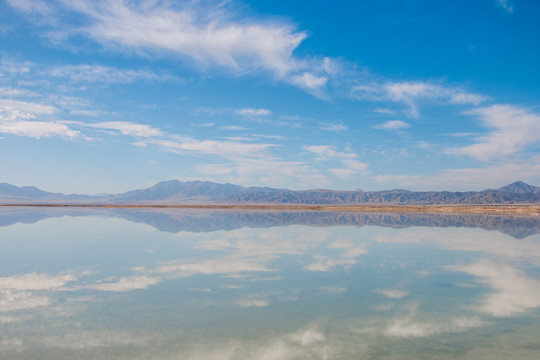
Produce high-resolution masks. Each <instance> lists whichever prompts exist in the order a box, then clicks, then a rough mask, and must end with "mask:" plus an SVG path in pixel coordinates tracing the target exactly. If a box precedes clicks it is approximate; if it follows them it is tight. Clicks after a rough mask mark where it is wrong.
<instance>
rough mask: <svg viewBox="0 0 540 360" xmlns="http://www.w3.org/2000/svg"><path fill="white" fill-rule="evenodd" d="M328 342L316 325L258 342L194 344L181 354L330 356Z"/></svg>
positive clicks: (208, 357)
mask: <svg viewBox="0 0 540 360" xmlns="http://www.w3.org/2000/svg"><path fill="white" fill-rule="evenodd" d="M327 344H328V341H326V336H325V334H324V333H323V332H322V331H320V330H319V329H317V328H316V327H309V328H305V329H300V330H298V331H296V332H293V333H289V334H284V335H278V336H275V337H272V338H268V339H263V340H262V341H260V342H251V341H234V340H231V341H229V342H228V343H227V344H223V345H221V346H219V345H218V346H214V348H209V347H208V345H206V344H205V345H204V346H203V345H195V346H193V349H192V350H189V351H187V353H185V354H183V355H182V358H184V359H188V360H203V359H204V360H232V359H251V360H276V359H279V360H293V359H329V358H331V356H330V354H329V352H330V351H329V349H328V345H327Z"/></svg>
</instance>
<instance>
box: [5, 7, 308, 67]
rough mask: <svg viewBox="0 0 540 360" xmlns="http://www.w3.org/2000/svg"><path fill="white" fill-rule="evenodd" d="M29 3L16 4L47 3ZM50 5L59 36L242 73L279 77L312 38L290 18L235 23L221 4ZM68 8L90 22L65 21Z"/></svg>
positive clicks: (52, 24) (291, 64) (26, 8)
mask: <svg viewBox="0 0 540 360" xmlns="http://www.w3.org/2000/svg"><path fill="white" fill-rule="evenodd" d="M24 3H25V5H24V6H23V5H22V4H19V3H18V2H11V4H12V6H15V7H17V8H18V9H20V10H22V11H25V12H32V10H33V8H37V7H38V5H40V4H42V2H38V1H25V2H24ZM26 4H28V5H26ZM47 8H48V9H49V10H50V9H51V8H54V9H55V11H56V14H54V15H56V17H57V19H56V23H53V22H51V23H50V24H51V26H54V27H55V33H56V35H57V37H58V35H59V34H60V37H62V36H64V37H69V35H71V34H74V35H77V34H79V35H84V36H87V37H89V38H91V39H93V40H95V41H97V42H99V43H101V44H103V45H104V46H107V47H110V48H113V49H118V48H120V49H126V50H130V51H136V52H140V53H144V54H151V53H155V52H156V51H158V52H162V53H163V52H164V53H170V54H177V55H181V56H185V57H187V58H189V59H192V60H194V61H195V62H196V63H197V64H199V65H203V66H205V65H210V66H220V67H225V68H228V69H230V70H233V71H239V72H244V71H246V70H251V69H255V70H257V69H262V70H266V71H269V72H271V73H273V74H275V75H276V76H277V77H283V76H285V75H287V74H288V73H290V72H291V71H293V70H294V69H295V68H296V67H297V65H296V64H295V61H294V59H293V57H292V52H293V51H294V49H295V48H296V47H297V46H298V44H300V42H301V41H302V40H304V39H305V38H306V34H305V33H304V32H299V31H297V30H296V29H294V27H292V26H291V25H289V24H286V23H284V22H277V21H255V20H244V21H234V20H233V17H234V16H235V14H232V13H231V11H228V10H227V6H226V4H225V5H224V4H220V3H215V4H213V5H210V6H205V5H202V4H200V3H199V4H197V3H193V2H188V3H187V4H186V3H183V4H179V3H170V2H165V1H140V2H123V1H122V2H120V1H114V2H111V1H84V0H80V1H70V2H67V1H56V2H53V3H49V5H48V6H47ZM63 11H71V12H73V13H75V14H77V15H79V16H82V17H84V21H80V22H79V24H81V25H79V26H74V25H71V26H68V25H67V24H62V23H61V21H62V20H61V16H60V15H61V14H62V12H63ZM54 15H53V16H54ZM53 16H50V18H52V17H53ZM68 30H69V31H70V34H69V35H68ZM64 32H65V33H64Z"/></svg>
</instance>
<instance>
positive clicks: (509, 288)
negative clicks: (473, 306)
mask: <svg viewBox="0 0 540 360" xmlns="http://www.w3.org/2000/svg"><path fill="white" fill-rule="evenodd" d="M455 270H457V271H461V272H465V273H467V274H470V275H473V276H476V277H477V278H479V280H480V281H481V282H482V283H484V284H486V285H488V286H489V287H491V288H492V289H493V290H494V292H493V293H491V294H488V295H486V297H485V298H484V300H483V301H482V303H481V305H479V306H478V310H479V311H482V312H485V313H488V314H490V315H492V316H502V317H506V316H515V315H519V314H521V313H524V312H526V311H528V310H532V309H535V308H538V307H540V281H538V280H536V279H534V278H532V277H530V276H528V275H527V274H525V273H524V272H523V271H520V270H517V269H515V268H513V267H511V266H509V265H505V264H500V263H496V262H493V261H491V260H480V261H478V262H476V263H474V264H470V265H465V266H461V267H456V268H455Z"/></svg>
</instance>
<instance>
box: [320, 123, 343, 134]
mask: <svg viewBox="0 0 540 360" xmlns="http://www.w3.org/2000/svg"><path fill="white" fill-rule="evenodd" d="M321 130H326V131H336V132H339V131H346V130H349V127H348V126H346V125H343V124H327V125H324V126H322V127H321Z"/></svg>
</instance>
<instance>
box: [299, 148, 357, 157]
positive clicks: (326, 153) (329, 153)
mask: <svg viewBox="0 0 540 360" xmlns="http://www.w3.org/2000/svg"><path fill="white" fill-rule="evenodd" d="M304 150H307V151H309V152H312V153H314V154H317V155H318V157H317V159H316V160H328V159H331V158H340V159H354V158H356V156H357V155H356V154H355V153H353V152H349V151H346V152H340V151H337V150H336V147H335V146H331V145H306V146H304Z"/></svg>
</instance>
